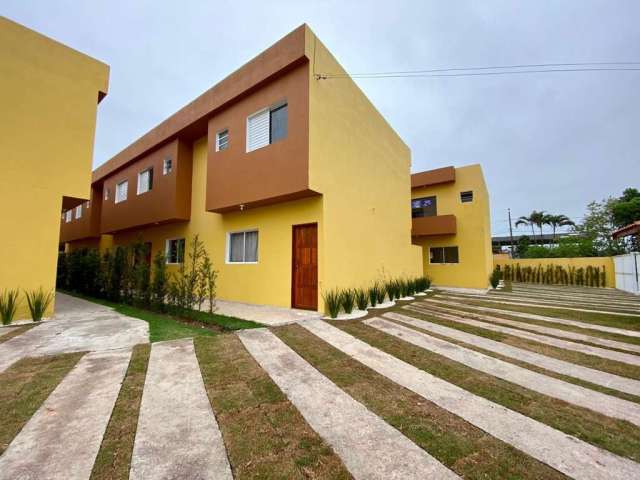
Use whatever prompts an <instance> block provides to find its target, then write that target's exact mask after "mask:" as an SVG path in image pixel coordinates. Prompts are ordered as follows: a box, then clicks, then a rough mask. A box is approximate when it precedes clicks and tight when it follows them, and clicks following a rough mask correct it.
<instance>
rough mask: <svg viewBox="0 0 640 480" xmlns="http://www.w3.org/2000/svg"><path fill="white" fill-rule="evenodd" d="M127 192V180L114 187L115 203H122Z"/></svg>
mask: <svg viewBox="0 0 640 480" xmlns="http://www.w3.org/2000/svg"><path fill="white" fill-rule="evenodd" d="M127 190H129V182H128V181H127V180H125V181H124V182H120V183H119V184H117V185H116V203H120V202H124V201H125V200H126V199H127Z"/></svg>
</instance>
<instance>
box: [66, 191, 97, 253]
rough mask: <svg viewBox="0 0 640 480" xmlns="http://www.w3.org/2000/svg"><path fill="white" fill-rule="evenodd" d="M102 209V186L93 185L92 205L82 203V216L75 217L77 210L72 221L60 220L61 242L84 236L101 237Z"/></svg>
mask: <svg viewBox="0 0 640 480" xmlns="http://www.w3.org/2000/svg"><path fill="white" fill-rule="evenodd" d="M101 211H102V186H101V185H94V186H92V187H91V197H90V206H89V208H87V206H86V203H82V217H80V218H79V219H76V218H75V210H74V212H73V215H72V219H71V222H69V223H67V222H65V220H64V218H63V219H62V220H61V222H60V243H65V242H72V241H74V240H79V239H83V238H98V237H100V216H101Z"/></svg>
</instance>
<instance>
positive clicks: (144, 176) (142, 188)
mask: <svg viewBox="0 0 640 480" xmlns="http://www.w3.org/2000/svg"><path fill="white" fill-rule="evenodd" d="M152 188H153V168H147V169H146V170H143V171H142V172H140V173H139V174H138V195H141V194H143V193H147V192H148V191H149V190H151V189H152Z"/></svg>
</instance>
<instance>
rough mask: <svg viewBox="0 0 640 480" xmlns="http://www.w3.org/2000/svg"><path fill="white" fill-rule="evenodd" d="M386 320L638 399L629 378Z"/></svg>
mask: <svg viewBox="0 0 640 480" xmlns="http://www.w3.org/2000/svg"><path fill="white" fill-rule="evenodd" d="M384 316H385V317H386V318H390V319H392V320H397V321H400V322H408V321H414V320H415V321H419V322H421V323H420V328H422V329H424V330H428V331H430V332H433V333H436V334H438V335H443V336H445V337H449V338H453V339H455V340H459V341H461V342H465V343H468V344H470V345H473V346H475V347H478V348H482V349H484V350H488V351H490V352H495V353H499V354H501V355H504V356H506V357H510V358H514V359H516V360H520V361H523V362H527V363H530V364H532V365H536V366H538V367H541V368H544V369H546V370H550V371H552V372H556V373H561V374H563V375H568V376H570V377H574V378H579V379H581V380H585V381H587V382H591V383H595V384H596V385H602V386H604V387H608V388H613V389H614V390H618V391H620V392H626V393H630V394H632V395H640V381H638V380H633V379H631V378H625V377H621V376H619V375H614V374H612V373H607V372H602V371H600V370H595V369H593V368H588V367H583V366H582V365H577V364H575V363H570V362H565V361H564V360H558V359H556V358H553V357H548V356H546V355H542V354H540V353H535V352H531V351H529V350H525V349H523V348H517V347H512V346H511V345H507V344H506V343H502V342H496V341H495V340H490V339H488V338H485V337H480V336H477V335H472V334H470V333H466V332H463V331H460V330H457V329H455V328H449V327H444V326H442V325H438V324H436V323H431V322H427V321H424V320H418V319H416V318H414V317H408V316H406V315H401V314H399V313H393V312H389V313H386V314H384Z"/></svg>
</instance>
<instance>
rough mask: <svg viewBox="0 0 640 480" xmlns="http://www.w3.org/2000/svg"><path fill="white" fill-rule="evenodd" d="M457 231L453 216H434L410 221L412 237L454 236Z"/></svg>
mask: <svg viewBox="0 0 640 480" xmlns="http://www.w3.org/2000/svg"><path fill="white" fill-rule="evenodd" d="M456 231H457V224H456V216H455V215H435V216H433V217H418V218H413V219H412V221H411V235H412V236H414V237H421V236H428V235H454V234H455V233H456Z"/></svg>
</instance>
